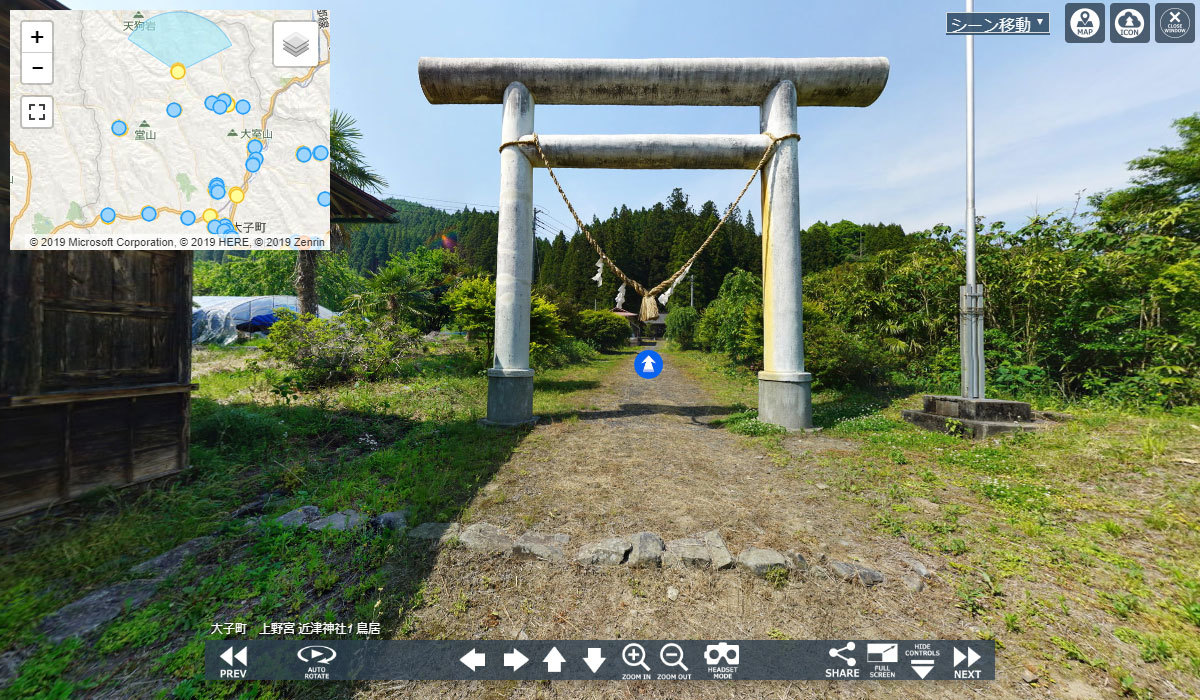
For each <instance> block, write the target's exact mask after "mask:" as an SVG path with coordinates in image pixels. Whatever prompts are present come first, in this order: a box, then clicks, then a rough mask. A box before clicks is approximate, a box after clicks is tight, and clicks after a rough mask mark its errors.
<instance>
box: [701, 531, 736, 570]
mask: <svg viewBox="0 0 1200 700" xmlns="http://www.w3.org/2000/svg"><path fill="white" fill-rule="evenodd" d="M695 537H697V538H698V539H700V541H702V542H704V544H706V545H708V548H709V550H710V555H711V557H712V568H714V569H728V568H731V567H732V566H733V555H732V554H730V553H729V547H726V546H725V540H724V539H722V537H721V533H719V532H717V531H716V530H709V531H708V532H702V533H700V534H698V535H696V536H695Z"/></svg>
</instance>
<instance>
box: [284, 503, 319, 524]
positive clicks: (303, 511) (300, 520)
mask: <svg viewBox="0 0 1200 700" xmlns="http://www.w3.org/2000/svg"><path fill="white" fill-rule="evenodd" d="M319 517H321V509H320V508H318V507H316V506H300V507H299V508H297V509H295V510H289V511H288V512H286V513H284V514H283V515H281V516H279V517H278V518H275V522H276V523H278V524H280V525H283V526H284V527H300V526H301V525H307V524H308V523H311V522H312V521H314V520H316V519H317V518H319Z"/></svg>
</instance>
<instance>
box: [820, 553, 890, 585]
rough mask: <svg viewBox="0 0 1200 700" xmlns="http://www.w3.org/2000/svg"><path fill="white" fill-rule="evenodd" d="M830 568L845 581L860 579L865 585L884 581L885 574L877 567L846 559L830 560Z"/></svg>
mask: <svg viewBox="0 0 1200 700" xmlns="http://www.w3.org/2000/svg"><path fill="white" fill-rule="evenodd" d="M829 568H830V569H832V570H833V573H834V574H836V575H837V576H838V578H840V579H842V580H843V581H858V582H859V583H861V584H862V585H864V586H868V587H869V586H874V585H875V584H878V583H883V574H881V573H879V572H878V571H876V570H875V569H872V568H869V567H866V566H862V565H860V564H852V563H849V562H844V561H835V560H832V559H831V560H829Z"/></svg>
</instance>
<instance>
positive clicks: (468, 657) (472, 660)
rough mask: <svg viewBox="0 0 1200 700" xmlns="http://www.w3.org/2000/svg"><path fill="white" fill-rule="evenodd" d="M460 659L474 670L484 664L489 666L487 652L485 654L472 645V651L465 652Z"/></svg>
mask: <svg viewBox="0 0 1200 700" xmlns="http://www.w3.org/2000/svg"><path fill="white" fill-rule="evenodd" d="M459 661H461V662H463V665H464V666H466V667H467V668H469V669H471V670H472V671H474V670H476V669H478V668H481V667H483V666H487V654H484V653H483V652H480V651H475V648H474V647H471V651H468V652H467V653H466V654H463V657H462V658H461V659H459Z"/></svg>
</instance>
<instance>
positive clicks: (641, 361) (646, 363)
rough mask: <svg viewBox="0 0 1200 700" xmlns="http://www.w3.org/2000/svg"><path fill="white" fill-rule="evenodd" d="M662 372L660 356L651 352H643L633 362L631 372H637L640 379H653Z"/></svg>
mask: <svg viewBox="0 0 1200 700" xmlns="http://www.w3.org/2000/svg"><path fill="white" fill-rule="evenodd" d="M662 370H663V359H662V355H659V354H658V353H656V352H654V351H653V350H643V351H641V352H639V353H638V354H637V357H635V358H634V360H633V371H635V372H637V376H639V377H641V378H642V379H654V378H655V377H657V376H658V375H660V374H662Z"/></svg>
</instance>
